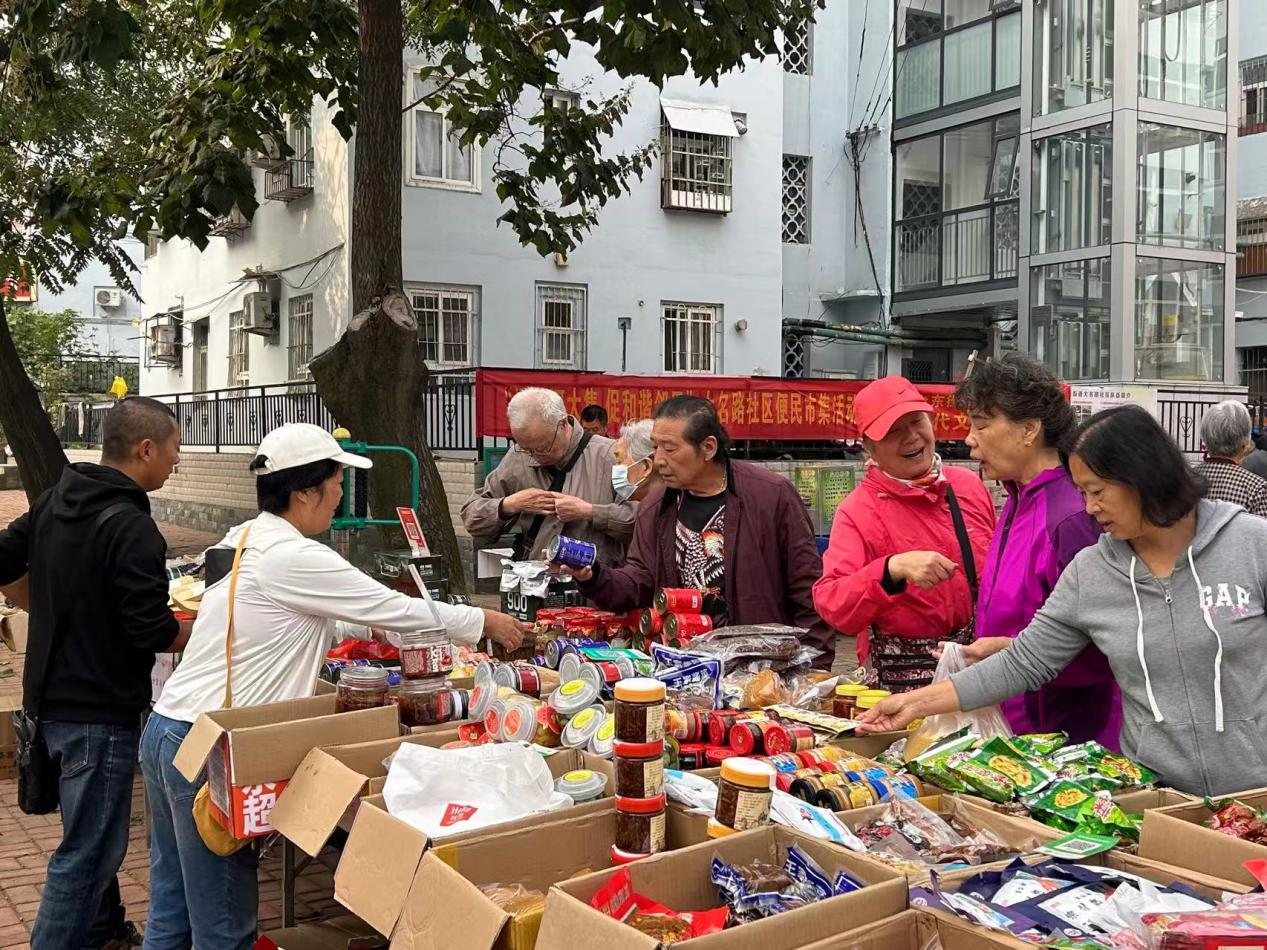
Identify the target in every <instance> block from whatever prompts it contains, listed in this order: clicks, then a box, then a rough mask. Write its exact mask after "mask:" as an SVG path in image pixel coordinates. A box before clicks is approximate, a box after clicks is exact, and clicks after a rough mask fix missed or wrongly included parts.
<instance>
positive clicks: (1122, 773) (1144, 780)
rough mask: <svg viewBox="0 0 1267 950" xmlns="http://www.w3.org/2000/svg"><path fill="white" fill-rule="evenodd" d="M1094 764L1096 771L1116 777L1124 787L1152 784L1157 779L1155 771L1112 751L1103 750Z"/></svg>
mask: <svg viewBox="0 0 1267 950" xmlns="http://www.w3.org/2000/svg"><path fill="white" fill-rule="evenodd" d="M1095 765H1096V771H1097V772H1100V773H1102V774H1104V775H1109V776H1112V777H1114V778H1116V779H1118V780H1119V781H1120V782H1121V783H1122V785H1123V786H1124V787H1126V788H1135V787H1137V786H1141V785H1152V784H1154V783H1155V782H1156V781H1157V773H1156V772H1153V771H1152V770H1151V769H1148V768H1146V767H1145V766H1142V765H1140V764H1139V763H1137V762H1133V761H1131V760H1130V759H1128V758H1127V757H1126V756H1124V755H1117V754H1116V753H1113V752H1105V753H1104V755H1102V756H1100V757H1099V758H1098V759H1096V763H1095Z"/></svg>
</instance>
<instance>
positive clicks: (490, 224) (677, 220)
mask: <svg viewBox="0 0 1267 950" xmlns="http://www.w3.org/2000/svg"><path fill="white" fill-rule="evenodd" d="M857 6H858V5H857V4H851V3H848V2H846V0H833V2H832V3H831V4H830V5H829V7H828V9H827V10H825V11H820V13H819V15H818V18H817V22H816V23H814V24H812V25H810V24H807V25H806V26H805V28H804V29H802V30H800V31H798V33H797V35H796V36H795V37H793V38H792V40H791V42H790V43H789V51H788V54H787V56H786V59H785V61H782V62H781V61H779V60H778V59H775V58H769V59H766V60H762V61H755V62H750V63H748V64H747V66H746V67H745V68H744V69H743V70H741V71H738V72H736V73H733V74H731V75H728V76H726V77H724V78H723V79H722V80H721V82H720V83H719V84H718V85H717V86H716V87H714V86H712V85H708V86H701V85H700V84H699V83H698V82H696V81H695V80H693V79H690V78H687V77H682V78H676V79H672V80H670V81H669V82H668V83H666V85H665V88H664V89H663V90H662V91H661V90H658V89H656V88H654V87H653V86H651V85H650V84H649V83H645V82H635V83H633V85H632V108H631V111H630V114H629V115H628V116H627V117H626V119H625V121H624V123H623V125H622V126H621V127H620V129H619V130H618V132H617V133H616V135H615V136H614V138H613V140H612V142H611V148H612V149H613V150H622V151H624V150H630V149H633V148H637V147H640V146H643V145H646V144H648V143H650V142H653V141H658V142H659V143H660V149H661V154H660V156H659V157H658V158H657V159H656V162H655V164H654V166H653V168H652V170H651V171H650V172H649V173H648V174H647V175H646V176H645V178H644V179H643V180H642V181H641V182H637V181H635V182H634V183H633V189H632V193H631V194H629V195H626V196H622V197H621V198H619V199H617V200H615V201H613V202H610V203H609V204H608V206H607V207H606V208H605V209H604V210H603V213H602V218H601V221H600V223H599V225H598V227H597V228H596V229H595V230H594V231H593V232H592V233H591V234H590V235H589V236H588V237H587V238H586V239H585V241H584V243H583V244H582V246H581V247H580V248H579V249H578V250H576V251H575V252H574V253H572V254H571V255H569V256H568V258H567V259H563V258H546V259H543V258H542V257H541V256H540V255H538V254H537V252H536V251H535V250H533V249H531V248H524V247H521V246H519V244H518V242H517V241H516V239H515V237H514V235H513V233H512V232H511V231H510V230H509V228H507V227H498V226H497V225H496V219H497V217H498V215H499V214H501V212H502V211H503V210H504V209H503V207H502V206H501V204H500V202H499V201H498V198H497V196H496V194H495V190H494V186H493V182H492V180H491V176H492V168H493V161H494V151H495V144H488V145H486V146H485V147H483V148H482V149H481V148H475V149H467V148H461V147H459V146H457V145H456V144H455V143H454V142H453V141H451V140H450V139H449V138H448V136H447V125H446V120H445V117H444V116H443V115H442V114H439V113H435V112H432V111H430V110H428V109H427V108H426V107H425V106H422V105H417V106H415V107H414V108H413V109H411V110H410V112H409V113H408V114H407V115H406V116H405V122H404V126H405V131H404V136H403V141H402V143H401V147H402V149H403V151H404V158H405V161H404V170H405V180H404V186H405V187H404V194H403V199H402V207H401V218H402V238H403V252H404V275H405V281H406V291H407V293H408V294H409V296H410V297H411V299H412V300H413V304H414V307H415V310H416V313H417V316H418V322H419V337H420V339H419V343H420V346H421V347H422V350H423V355H424V357H425V358H426V360H427V362H428V363H429V364H430V365H431V366H432V367H433V368H435V369H440V370H447V369H460V368H463V367H470V366H476V365H483V366H503V367H515V368H531V367H535V368H544V369H590V370H606V371H619V370H622V369H624V370H627V371H629V372H635V373H729V374H740V375H748V374H766V375H782V373H783V366H782V363H783V357H784V352H783V350H784V340H783V319H784V318H785V317H790V318H793V319H801V320H821V321H830V322H837V323H839V322H866V321H869V320H873V319H874V313H875V312H876V310H877V301H878V296H879V294H878V292H877V291H876V289H875V287H876V280H875V278H874V277H873V275H872V272H871V269H870V267H869V266H868V265H867V264H866V263H865V256H860V255H858V254H856V253H854V249H855V246H857V242H858V241H860V240H861V238H860V237H859V236H857V235H856V234H855V233H853V232H855V231H856V226H855V207H854V205H855V202H854V198H855V188H854V179H853V175H852V171H851V169H850V165H849V163H848V161H847V160H846V159H845V157H844V154H845V153H844V145H845V137H846V132H847V130H848V126H847V115H848V106H849V101H848V100H849V96H850V94H851V92H852V91H853V90H854V88H855V76H860V77H861V78H860V80H859V82H858V85H862V84H867V85H868V86H869V87H870V84H871V83H872V81H873V80H875V79H876V78H877V77H878V75H879V74H880V73H881V63H882V60H885V59H886V55H887V48H886V44H885V42H884V35H885V32H886V31H887V30H888V29H889V28H890V26H891V22H892V21H891V13H890V12H889V11H885V10H884V9H883V8H884V4H882V3H877V4H874V5H873V6H875V7H876V8H877V9H876V10H871V11H870V13H869V16H870V18H871V21H872V22H871V23H870V24H868V39H867V48H866V49H863V50H859V37H860V33H861V27H860V24H859V22H857V20H858V18H860V17H861V16H862V11H861V10H857V9H851V8H853V7H857ZM877 11H880V12H877ZM851 18H854V21H853V22H852V23H851ZM417 62H418V61H417V59H416V58H413V57H407V58H406V61H405V62H404V63H402V70H401V95H402V106H404V105H408V104H409V103H412V102H414V101H415V100H417V99H418V97H419V95H420V94H421V92H422V90H421V88H420V86H419V82H418V77H417V73H416V64H417ZM561 72H562V76H563V79H564V81H563V82H562V83H561V86H563V87H564V88H560V89H557V90H546V91H544V93H543V95H542V97H541V101H539V102H534V103H532V107H534V108H546V107H554V108H576V107H578V105H579V102H580V99H581V96H580V95H578V93H580V92H584V94H585V95H609V94H612V93H615V92H617V91H619V90H620V89H621V88H623V87H624V85H625V84H624V83H623V82H622V81H621V80H619V79H617V78H615V77H611V76H608V75H606V74H605V73H604V72H603V71H602V69H601V67H599V66H598V64H597V63H596V62H595V61H594V59H593V57H592V55H590V54H588V53H587V52H586V51H584V50H579V51H577V52H576V53H574V54H573V55H572V56H571V57H570V58H569V59H568V60H567V61H566V62H565V63H564V64H563V67H562V70H561ZM864 91H867V90H864ZM883 91H884V90H883V88H881V89H880V90H879V92H880V94H881V95H882V94H883ZM878 98H879V96H877V105H878ZM860 105H861V103H859V106H860ZM290 141H291V144H292V146H294V148H295V151H296V157H295V158H294V159H293V160H290V161H288V162H281V163H276V164H273V165H271V166H269V164H268V162H267V160H266V159H262V158H261V159H259V164H260V165H261V167H260V168H259V170H258V171H257V172H256V184H257V193H258V195H259V196H260V198H261V202H260V208H259V210H258V211H257V212H256V214H255V217H254V220H253V221H251V222H249V223H248V222H246V221H244V220H242V219H241V218H240V217H237V216H231V217H230V218H229V219H226V220H225V221H223V222H221V224H220V226H219V227H217V229H216V236H215V237H214V238H213V239H212V243H211V245H210V246H209V247H208V248H207V249H206V250H205V251H203V252H199V251H198V250H197V249H196V248H195V247H194V246H193V245H191V244H189V243H188V242H183V241H172V242H167V243H164V244H162V245H154V244H152V245H151V247H150V248H149V249H148V256H147V260H146V264H145V279H146V310H145V316H146V332H147V334H149V336H150V339H151V340H152V341H153V342H152V343H151V345H150V346H148V347H147V348H146V353H145V358H144V361H143V362H144V367H143V372H142V376H143V379H142V390H143V391H144V392H147V393H152V394H164V393H193V392H205V391H209V390H219V389H225V388H231V387H240V386H251V387H256V386H271V385H276V384H285V383H293V382H295V381H302V380H304V379H305V377H306V365H307V362H308V360H309V359H310V358H311V356H312V354H313V353H315V352H319V351H321V350H322V349H324V348H326V347H328V346H330V345H331V344H332V343H333V342H334V341H335V340H336V339H337V338H338V336H339V334H340V333H341V332H342V330H343V328H344V326H345V325H346V321H347V319H348V317H349V316H350V306H351V305H350V300H349V293H348V286H349V283H348V261H349V255H348V242H349V241H350V240H351V235H350V220H351V213H350V208H351V204H350V198H351V178H352V168H351V165H352V156H353V148H352V144H351V143H346V142H344V141H343V140H342V139H341V138H340V137H339V135H338V134H337V132H335V130H334V129H333V127H332V126H331V125H330V124H329V122H328V120H327V115H326V114H325V112H324V111H323V109H321V108H317V109H314V112H313V114H312V116H311V118H310V120H309V121H305V122H301V123H295V124H294V125H293V126H292V128H291V130H290ZM871 173H872V174H874V172H871ZM863 190H864V194H865V202H866V206H867V215H868V218H869V222H870V227H871V228H872V229H873V231H875V230H876V229H879V232H880V234H881V236H880V237H879V238H878V240H880V241H883V240H884V237H883V236H882V235H883V232H884V230H885V218H886V217H887V197H886V196H887V193H888V180H887V174H886V173H884V172H883V170H882V171H881V173H880V177H879V178H878V179H876V180H868V181H866V182H865V183H864V189H863ZM872 236H873V239H874V238H875V235H874V234H873V235H872ZM876 258H877V261H876V263H877V266H878V268H879V273H880V282H881V285H882V286H887V276H886V271H887V260H886V255H885V254H884V252H883V248H882V246H877V247H876ZM248 269H249V270H250V271H252V272H260V271H263V272H268V273H269V274H270V275H274V276H270V277H269V278H268V279H266V280H264V281H255V280H248V281H243V280H242V276H243V273H244V271H246V270H248ZM849 358H850V354H848V353H846V352H844V351H841V352H837V353H836V354H835V356H834V359H835V363H836V365H830V364H832V359H828V358H826V356H824V357H823V358H821V359H820V360H819V363H821V364H823V365H822V366H821V367H815V368H813V369H812V370H811V369H810V368H809V367H807V366H803V367H802V368H803V369H804V370H805V372H806V373H808V372H810V371H814V372H827V371H831V372H847V371H849V367H848V366H847V365H846V364H847V363H848V362H849ZM855 362H856V360H855Z"/></svg>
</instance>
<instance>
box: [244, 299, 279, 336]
mask: <svg viewBox="0 0 1267 950" xmlns="http://www.w3.org/2000/svg"><path fill="white" fill-rule="evenodd" d="M242 329H243V330H245V331H246V332H247V333H258V334H260V335H262V336H272V335H273V334H274V333H275V332H276V331H277V314H276V312H275V311H274V310H273V296H272V294H270V293H269V292H268V291H266V290H259V291H256V292H255V293H250V294H247V295H246V296H245V297H243V298H242Z"/></svg>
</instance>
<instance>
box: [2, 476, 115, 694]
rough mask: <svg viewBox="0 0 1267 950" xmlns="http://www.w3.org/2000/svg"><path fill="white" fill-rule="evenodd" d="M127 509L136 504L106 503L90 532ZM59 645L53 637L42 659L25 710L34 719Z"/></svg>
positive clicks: (99, 529) (54, 626)
mask: <svg viewBox="0 0 1267 950" xmlns="http://www.w3.org/2000/svg"><path fill="white" fill-rule="evenodd" d="M129 509H130V510H132V511H136V510H137V508H136V505H134V504H133V503H132V502H130V501H119V502H115V503H114V504H113V505H108V506H107V507H105V508H103V509H102V510H101V511H100V512H98V513H97V517H96V518H95V519H93V522H92V533H93V534H94V535H95V534H97V533H98V532H100V531H101V528H102V526H103V525H105V523H106V522H107V521H109V520H110V519H111V518H113V517H114V516H115V515H118V514H122V513H123V512H125V511H128V510H129ZM56 630H57V626H56V625H55V624H54V625H53V631H54V636H55V634H56ZM60 647H61V642H60V640H58V639H54V640H53V641H52V642H51V643H50V644H49V645H48V658H47V659H46V660H45V661H44V668H43V669H42V670H40V674H39V676H40V681H39V685H38V686H36V687H35V689H34V695H35V708H34V709H28V710H27V712H29V713H30V714H31V715H32V716H33V717H34V718H36V719H38V718H39V716H40V707H41V706H43V705H44V692H45V690H46V689H47V687H48V671H49V670H50V669H52V667H53V661H54V660H55V659H56V658H57V652H58V650H59V648H60Z"/></svg>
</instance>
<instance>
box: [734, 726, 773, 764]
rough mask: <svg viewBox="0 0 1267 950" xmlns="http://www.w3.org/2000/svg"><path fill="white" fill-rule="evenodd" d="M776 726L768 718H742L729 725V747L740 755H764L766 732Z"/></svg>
mask: <svg viewBox="0 0 1267 950" xmlns="http://www.w3.org/2000/svg"><path fill="white" fill-rule="evenodd" d="M778 728H779V726H778V725H777V724H776V723H775V722H773V721H772V720H769V719H742V720H740V721H739V722H737V723H735V724H734V725H733V726H731V727H730V747H731V748H732V749H734V750H735V751H736V752H738V753H739V754H740V755H748V756H751V755H765V753H766V739H765V737H766V733H768V732H770V731H771V730H772V729H778Z"/></svg>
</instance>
